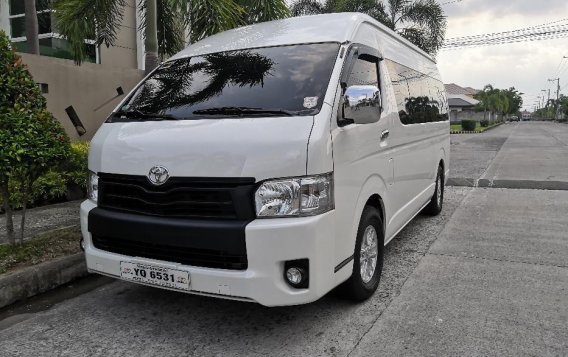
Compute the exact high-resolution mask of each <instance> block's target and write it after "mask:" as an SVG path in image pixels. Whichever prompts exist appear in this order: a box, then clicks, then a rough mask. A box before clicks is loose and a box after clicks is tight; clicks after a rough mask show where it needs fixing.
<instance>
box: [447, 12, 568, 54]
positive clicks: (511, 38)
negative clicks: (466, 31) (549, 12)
mask: <svg viewBox="0 0 568 357" xmlns="http://www.w3.org/2000/svg"><path fill="white" fill-rule="evenodd" d="M567 21H568V19H562V20H556V21H552V22H548V23H545V24H542V25H536V26H531V27H526V28H522V29H517V30H510V31H503V32H495V33H486V34H479V35H470V36H462V37H454V38H449V39H447V40H446V41H445V43H444V45H443V47H442V49H444V50H448V49H458V48H463V47H479V46H488V45H501V44H509V43H515V42H525V41H541V40H548V39H556V38H564V37H568V23H563V24H559V23H561V22H567Z"/></svg>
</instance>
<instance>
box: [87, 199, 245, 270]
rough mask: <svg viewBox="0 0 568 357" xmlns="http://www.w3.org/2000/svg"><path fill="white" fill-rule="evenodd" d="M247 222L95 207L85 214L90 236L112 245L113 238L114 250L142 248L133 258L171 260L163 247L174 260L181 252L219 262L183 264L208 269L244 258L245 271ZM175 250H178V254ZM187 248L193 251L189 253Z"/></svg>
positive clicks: (122, 250) (122, 252)
mask: <svg viewBox="0 0 568 357" xmlns="http://www.w3.org/2000/svg"><path fill="white" fill-rule="evenodd" d="M249 222H250V220H247V221H241V220H238V221H237V220H207V219H180V218H165V217H153V216H144V215H139V214H132V213H124V212H116V211H111V210H106V209H102V208H98V207H97V208H94V209H92V210H91V211H90V212H89V223H88V230H89V232H90V233H91V234H92V235H93V237H101V238H104V239H105V240H106V241H107V242H112V239H113V238H114V239H115V240H116V244H117V247H118V246H119V245H120V246H121V247H125V246H127V245H126V243H127V244H131V245H138V246H140V247H142V248H140V249H142V253H140V251H141V250H140V249H137V250H136V252H137V255H136V256H141V257H146V258H155V259H160V260H166V261H175V260H168V257H167V256H164V254H166V255H167V252H166V253H164V248H167V250H168V251H170V252H171V253H170V254H172V256H173V255H175V256H176V257H179V254H182V253H181V252H182V251H183V252H187V254H188V257H189V256H192V255H194V253H195V254H202V252H206V253H207V254H208V255H211V256H213V257H214V259H218V260H219V262H218V263H216V262H214V263H212V265H203V264H200V263H199V264H197V263H196V264H192V263H191V262H188V261H185V262H184V263H185V264H189V265H196V266H210V267H220V265H219V264H221V263H222V262H223V259H224V257H225V256H226V257H227V258H229V257H234V256H240V257H241V259H244V269H246V240H245V227H246V225H247V224H248V223H249ZM95 247H96V243H95ZM124 249H128V248H121V251H120V252H118V253H121V254H126V255H131V254H128V252H127V251H124ZM176 249H179V251H180V252H179V254H178V252H176ZM191 249H194V250H196V251H195V252H192V251H190V250H191ZM104 250H106V251H112V250H110V249H108V250H107V249H104ZM158 253H159V254H158ZM158 256H159V257H158ZM187 259H190V258H187ZM241 269H243V266H241Z"/></svg>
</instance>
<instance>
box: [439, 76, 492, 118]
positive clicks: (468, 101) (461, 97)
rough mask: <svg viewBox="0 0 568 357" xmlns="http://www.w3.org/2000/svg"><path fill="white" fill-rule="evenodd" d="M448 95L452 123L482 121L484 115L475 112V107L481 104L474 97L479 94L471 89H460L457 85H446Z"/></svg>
mask: <svg viewBox="0 0 568 357" xmlns="http://www.w3.org/2000/svg"><path fill="white" fill-rule="evenodd" d="M444 86H445V87H446V93H447V95H448V106H449V107H450V121H451V122H461V121H462V120H465V119H473V120H477V121H479V120H482V119H483V113H478V112H476V111H475V106H476V105H477V104H479V101H478V100H477V99H474V98H473V97H474V95H475V94H477V92H479V91H478V90H477V89H473V88H471V87H466V88H463V87H460V86H458V85H457V84H455V83H450V84H444Z"/></svg>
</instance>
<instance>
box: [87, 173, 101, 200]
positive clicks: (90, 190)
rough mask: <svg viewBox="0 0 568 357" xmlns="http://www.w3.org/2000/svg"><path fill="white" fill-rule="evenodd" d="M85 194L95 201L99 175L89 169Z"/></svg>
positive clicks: (97, 192) (97, 195)
mask: <svg viewBox="0 0 568 357" xmlns="http://www.w3.org/2000/svg"><path fill="white" fill-rule="evenodd" d="M87 196H88V197H89V198H90V199H91V200H93V201H94V202H95V203H97V198H98V197H99V177H98V176H97V174H95V173H94V172H91V171H89V180H88V182H87Z"/></svg>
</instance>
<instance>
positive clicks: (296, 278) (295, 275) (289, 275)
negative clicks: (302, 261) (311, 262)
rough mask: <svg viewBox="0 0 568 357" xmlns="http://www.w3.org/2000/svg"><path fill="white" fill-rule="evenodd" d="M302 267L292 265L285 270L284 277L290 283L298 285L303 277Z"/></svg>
mask: <svg viewBox="0 0 568 357" xmlns="http://www.w3.org/2000/svg"><path fill="white" fill-rule="evenodd" d="M303 270H304V269H301V268H296V267H292V268H290V269H288V270H287V271H286V279H288V282H289V283H290V284H292V285H299V284H300V283H301V282H302V280H303V279H304V274H305V273H306V272H305V271H303Z"/></svg>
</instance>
